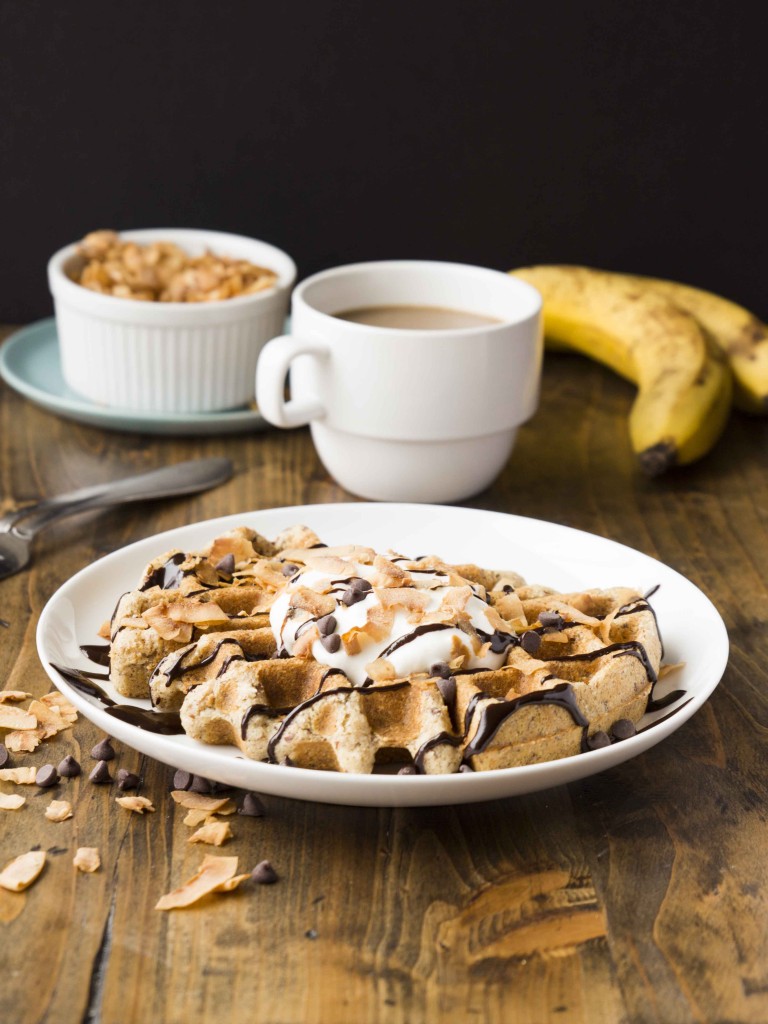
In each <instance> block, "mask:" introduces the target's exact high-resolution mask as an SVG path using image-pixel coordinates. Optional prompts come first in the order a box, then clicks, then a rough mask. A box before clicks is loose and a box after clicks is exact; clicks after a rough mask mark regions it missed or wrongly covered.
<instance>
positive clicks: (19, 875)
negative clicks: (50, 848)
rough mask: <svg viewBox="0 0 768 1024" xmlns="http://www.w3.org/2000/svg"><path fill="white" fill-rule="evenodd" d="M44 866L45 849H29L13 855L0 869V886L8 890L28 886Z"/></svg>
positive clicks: (16, 889)
mask: <svg viewBox="0 0 768 1024" xmlns="http://www.w3.org/2000/svg"><path fill="white" fill-rule="evenodd" d="M44 867H45V850H30V851H29V853H22V854H21V855H20V856H18V857H14V859H13V860H12V861H9V862H8V864H6V865H5V867H4V868H3V870H2V871H0V886H2V887H3V889H8V890H9V891H10V892H21V891H22V890H23V889H27V888H29V886H30V885H32V883H33V882H34V881H35V879H37V878H38V876H39V875H40V872H41V871H42V870H43V868H44Z"/></svg>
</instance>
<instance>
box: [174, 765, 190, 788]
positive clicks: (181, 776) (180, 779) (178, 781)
mask: <svg viewBox="0 0 768 1024" xmlns="http://www.w3.org/2000/svg"><path fill="white" fill-rule="evenodd" d="M191 785H192V773H191V772H185V771H184V770H183V768H179V770H178V771H177V772H175V773H174V776H173V788H174V789H189V787H190V786H191Z"/></svg>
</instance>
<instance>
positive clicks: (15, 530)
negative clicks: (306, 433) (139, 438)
mask: <svg viewBox="0 0 768 1024" xmlns="http://www.w3.org/2000/svg"><path fill="white" fill-rule="evenodd" d="M231 476H232V463H231V462H230V460H229V459H221V458H219V459H192V460H190V461H189V462H178V463H176V465H174V466H165V467H164V468H163V469H155V470H152V471H151V472H149V473H139V474H138V475H137V476H129V477H125V478H123V479H122V480H115V481H112V482H110V483H105V484H95V485H94V486H93V487H83V488H81V489H80V490H78V491H71V492H70V493H69V494H60V495H58V496H57V497H55V498H46V499H45V500H44V501H40V502H38V503H37V504H36V505H28V506H27V507H26V508H21V509H18V510H17V511H15V512H9V513H8V514H7V515H5V516H2V517H0V579H5V577H6V576H12V575H13V574H14V573H15V572H19V570H20V569H23V568H24V566H25V565H26V564H27V563H28V562H29V558H30V545H31V542H32V539H33V538H34V537H35V536H36V534H37V533H39V531H40V530H42V529H43V527H45V526H48V525H49V524H50V523H52V522H54V521H55V520H57V519H62V518H63V517H64V516H71V515H74V514H75V513H77V512H85V511H87V510H89V509H93V508H108V507H109V506H111V505H125V504H128V503H129V502H133V501H154V500H155V499H156V498H173V497H177V496H179V495H182V494H195V493H197V492H198V491H205V490H207V489H208V488H209V487H215V486H217V484H223V483H224V482H225V481H226V480H229V478H230V477H231Z"/></svg>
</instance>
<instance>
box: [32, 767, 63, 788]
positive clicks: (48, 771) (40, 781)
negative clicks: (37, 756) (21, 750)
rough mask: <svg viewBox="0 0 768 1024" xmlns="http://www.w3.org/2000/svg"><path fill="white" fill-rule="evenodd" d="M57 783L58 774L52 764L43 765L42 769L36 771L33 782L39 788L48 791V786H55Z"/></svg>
mask: <svg viewBox="0 0 768 1024" xmlns="http://www.w3.org/2000/svg"><path fill="white" fill-rule="evenodd" d="M58 781H59V773H58V772H57V771H56V769H55V768H54V767H53V765H52V764H44V765H43V767H42V768H38V769H37V775H35V782H36V783H37V785H38V786H40V787H41V789H48V787H49V786H55V785H56V783H57V782H58Z"/></svg>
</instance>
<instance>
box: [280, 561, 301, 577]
mask: <svg viewBox="0 0 768 1024" xmlns="http://www.w3.org/2000/svg"><path fill="white" fill-rule="evenodd" d="M298 571H299V567H298V565H294V564H293V562H286V563H285V565H284V566H283V567H282V569H281V570H280V572H281V573H282V574H283V576H293V574H294V573H295V572H298Z"/></svg>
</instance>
